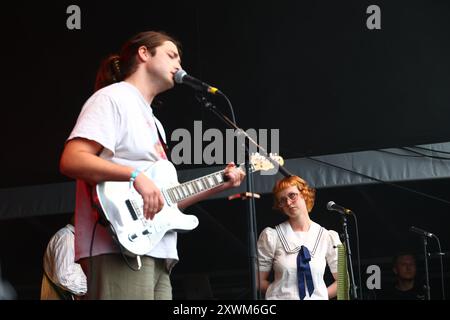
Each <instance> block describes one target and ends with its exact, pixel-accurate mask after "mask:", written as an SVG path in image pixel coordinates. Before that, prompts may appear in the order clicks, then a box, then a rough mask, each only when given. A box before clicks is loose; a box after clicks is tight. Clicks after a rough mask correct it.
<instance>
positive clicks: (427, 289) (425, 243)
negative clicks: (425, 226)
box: [422, 235, 431, 300]
mask: <svg viewBox="0 0 450 320" xmlns="http://www.w3.org/2000/svg"><path fill="white" fill-rule="evenodd" d="M422 239H423V255H424V262H425V293H426V297H427V300H431V292H430V274H429V272H428V249H427V246H428V239H427V237H426V236H425V235H423V236H422Z"/></svg>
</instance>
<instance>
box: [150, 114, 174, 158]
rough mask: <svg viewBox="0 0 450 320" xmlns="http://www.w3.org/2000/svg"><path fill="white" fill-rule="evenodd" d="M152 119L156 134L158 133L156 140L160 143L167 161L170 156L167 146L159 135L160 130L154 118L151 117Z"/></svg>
mask: <svg viewBox="0 0 450 320" xmlns="http://www.w3.org/2000/svg"><path fill="white" fill-rule="evenodd" d="M153 119H154V120H155V127H156V132H158V139H159V142H160V143H161V145H162V147H163V149H164V152H165V153H166V157H167V159H169V156H170V152H169V151H170V150H169V146H168V145H167V143H166V141H165V140H164V139H163V137H162V135H161V132H160V130H162V129H160V128H159V124H158V121H156V119H155V117H153Z"/></svg>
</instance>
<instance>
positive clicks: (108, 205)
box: [94, 153, 284, 255]
mask: <svg viewBox="0 0 450 320" xmlns="http://www.w3.org/2000/svg"><path fill="white" fill-rule="evenodd" d="M270 157H271V159H272V160H274V161H275V162H276V163H278V164H279V165H283V163H284V161H283V159H282V158H281V157H279V156H277V155H272V154H271V155H270ZM250 163H251V171H252V172H253V171H258V170H265V171H267V170H273V169H274V165H273V164H272V162H270V161H269V160H267V159H266V158H265V157H263V156H261V155H259V154H257V153H256V154H253V155H252V156H251V157H250ZM239 167H240V168H241V169H243V168H244V165H240V166H239ZM143 173H144V174H145V175H147V176H148V177H149V178H150V179H151V180H152V181H153V182H154V183H155V184H156V186H157V187H158V188H159V189H160V191H161V193H162V195H163V198H164V206H163V208H162V210H161V211H160V212H158V213H157V214H156V215H155V217H154V218H153V220H150V219H146V218H145V217H144V215H143V200H142V197H141V195H140V194H139V193H138V192H137V191H136V190H135V189H134V187H133V186H132V185H131V184H130V183H129V182H124V181H121V182H117V181H107V182H102V183H99V184H98V185H97V186H96V188H95V193H96V194H94V199H95V201H96V202H98V204H99V207H100V208H101V211H102V212H101V214H102V215H103V217H104V218H105V220H106V222H107V223H108V224H109V228H110V231H111V232H112V235H113V237H114V238H115V240H117V241H118V242H119V244H120V245H121V246H122V247H123V248H124V249H125V251H126V253H127V254H128V255H130V254H131V255H143V254H146V253H148V252H150V251H151V250H152V249H153V248H154V247H155V245H156V244H157V243H158V242H159V241H160V240H161V239H162V237H163V236H164V234H165V233H166V232H168V231H170V230H173V231H190V230H193V229H195V228H196V227H197V226H198V219H197V217H196V216H193V215H186V214H183V213H182V212H181V211H180V210H179V209H178V206H177V203H178V202H180V201H181V200H184V199H187V198H189V197H192V196H195V195H197V194H199V193H200V192H203V191H206V190H210V189H213V188H215V187H218V186H220V185H222V184H224V183H225V182H226V181H225V178H224V170H221V171H218V172H215V173H212V174H209V175H206V176H204V177H201V178H198V179H195V180H192V181H188V182H185V183H182V184H180V183H179V182H178V177H177V172H176V169H175V167H174V166H173V164H172V163H171V162H169V161H167V160H160V161H157V162H155V163H154V164H153V165H152V166H151V167H150V168H148V169H147V170H145V171H144V172H143Z"/></svg>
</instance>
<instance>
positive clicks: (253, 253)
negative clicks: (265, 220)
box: [196, 93, 292, 300]
mask: <svg viewBox="0 0 450 320" xmlns="http://www.w3.org/2000/svg"><path fill="white" fill-rule="evenodd" d="M222 94H223V93H222ZM196 98H197V100H198V101H199V102H200V104H201V105H202V106H203V107H204V108H205V109H207V110H209V111H211V112H212V113H214V114H215V115H216V116H217V117H218V118H219V119H220V120H222V121H223V122H224V123H225V124H226V125H227V126H228V127H230V128H232V129H234V130H236V132H237V134H238V135H243V136H244V137H245V139H244V145H243V147H244V149H245V171H246V172H245V173H246V177H247V184H246V187H247V192H248V193H249V194H251V195H253V194H254V192H253V189H254V187H253V177H252V175H251V172H250V166H251V164H250V161H249V158H250V153H249V144H250V143H252V144H253V145H255V146H256V147H257V148H258V150H259V152H260V154H261V155H263V156H264V157H266V158H267V160H268V161H270V162H271V163H272V164H273V165H274V167H275V168H278V169H279V171H280V172H281V173H282V174H283V175H284V176H291V175H292V174H291V173H289V171H287V170H286V169H285V168H284V167H283V166H282V165H280V164H278V163H277V162H276V161H275V160H273V159H272V158H271V157H270V156H269V155H268V154H267V151H266V150H265V149H264V148H262V147H261V146H260V145H258V144H257V143H256V142H255V141H254V140H253V139H252V138H251V137H250V136H249V135H248V134H247V133H246V132H245V131H244V130H242V129H241V128H239V127H238V126H237V125H236V123H234V122H233V121H231V120H230V119H229V118H228V117H227V116H225V115H224V114H223V113H222V112H220V111H219V110H218V109H217V108H216V106H215V105H214V104H212V103H211V102H210V101H209V100H208V99H206V97H205V96H204V95H203V94H201V93H198V94H197V95H196ZM247 200H248V201H247V222H248V239H249V260H250V285H251V296H252V299H253V300H259V299H260V298H261V297H260V294H259V290H258V283H257V282H258V270H259V268H258V253H257V248H256V233H257V229H256V207H255V199H254V197H252V196H250V197H247Z"/></svg>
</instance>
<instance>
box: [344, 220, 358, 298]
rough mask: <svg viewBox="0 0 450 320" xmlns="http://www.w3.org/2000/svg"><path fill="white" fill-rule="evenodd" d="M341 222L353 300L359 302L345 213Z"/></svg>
mask: <svg viewBox="0 0 450 320" xmlns="http://www.w3.org/2000/svg"><path fill="white" fill-rule="evenodd" d="M341 220H342V237H343V238H344V242H345V246H346V250H345V252H346V253H347V261H348V267H349V271H350V281H351V295H352V299H354V300H357V299H358V291H357V287H356V283H355V273H354V272H353V264H352V250H351V248H350V238H349V236H348V230H347V216H346V215H345V214H343V213H341Z"/></svg>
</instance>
